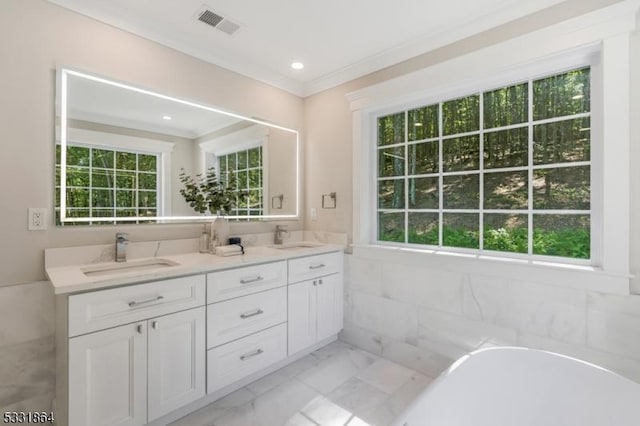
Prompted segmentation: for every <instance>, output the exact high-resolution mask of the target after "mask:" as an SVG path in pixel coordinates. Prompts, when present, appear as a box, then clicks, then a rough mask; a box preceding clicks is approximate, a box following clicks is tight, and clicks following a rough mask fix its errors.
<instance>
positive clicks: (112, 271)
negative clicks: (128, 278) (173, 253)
mask: <svg viewBox="0 0 640 426" xmlns="http://www.w3.org/2000/svg"><path fill="white" fill-rule="evenodd" d="M178 265H179V264H178V263H177V262H174V261H172V260H168V259H161V258H158V259H145V260H131V261H127V262H114V263H109V264H102V265H95V266H85V267H83V268H80V270H81V271H82V272H83V273H84V274H85V275H86V276H87V277H96V276H101V275H117V274H126V273H129V272H140V271H150V270H153V269H164V268H171V267H174V266H178Z"/></svg>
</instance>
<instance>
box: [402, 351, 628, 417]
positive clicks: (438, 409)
mask: <svg viewBox="0 0 640 426" xmlns="http://www.w3.org/2000/svg"><path fill="white" fill-rule="evenodd" d="M394 426H640V384H637V383H635V382H632V381H631V380H628V379H626V378H624V377H622V376H619V375H617V374H615V373H612V372H610V371H608V370H605V369H603V368H600V367H597V366H595V365H592V364H589V363H586V362H583V361H579V360H576V359H573V358H569V357H565V356H562V355H558V354H554V353H551V352H545V351H539V350H534V349H526V348H491V349H482V350H479V351H476V352H473V353H471V354H469V355H466V356H464V357H462V358H461V359H459V360H458V361H457V362H455V363H454V364H453V365H452V366H451V367H450V368H449V370H447V371H446V372H445V373H443V374H442V375H441V376H440V377H438V378H437V379H436V380H435V381H434V382H433V383H432V384H431V385H430V386H429V387H428V388H427V389H425V390H424V392H422V394H421V395H420V396H419V397H418V398H417V399H416V400H415V401H414V402H413V403H412V404H411V405H410V406H409V407H408V409H407V410H406V411H405V412H404V413H403V414H402V415H401V416H400V417H399V418H398V419H397V420H396V421H395V422H394Z"/></svg>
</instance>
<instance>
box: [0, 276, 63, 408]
mask: <svg viewBox="0 0 640 426" xmlns="http://www.w3.org/2000/svg"><path fill="white" fill-rule="evenodd" d="M54 310H55V303H54V296H53V289H52V288H51V285H50V284H49V282H48V281H39V282H33V283H28V284H20V285H13V286H4V287H0V413H1V412H5V411H50V410H51V409H52V401H53V398H54V387H55V342H54V332H55V326H54Z"/></svg>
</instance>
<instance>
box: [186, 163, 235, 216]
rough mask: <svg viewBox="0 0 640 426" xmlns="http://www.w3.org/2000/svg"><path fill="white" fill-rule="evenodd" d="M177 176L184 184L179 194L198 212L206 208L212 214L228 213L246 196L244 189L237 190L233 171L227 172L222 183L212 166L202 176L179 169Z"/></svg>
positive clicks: (202, 212)
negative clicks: (225, 179) (194, 175)
mask: <svg viewBox="0 0 640 426" xmlns="http://www.w3.org/2000/svg"><path fill="white" fill-rule="evenodd" d="M179 176H180V182H182V185H183V186H184V187H183V188H182V189H180V194H182V196H183V197H184V199H185V201H186V202H187V203H189V205H190V206H191V207H192V208H193V209H194V210H195V211H196V212H198V213H200V214H204V213H205V212H206V211H207V210H209V211H210V212H211V213H212V214H218V212H220V213H222V214H228V213H229V212H231V210H232V209H234V208H235V207H236V206H237V205H238V202H239V201H240V200H244V199H246V197H247V192H246V191H245V190H238V188H237V183H236V181H235V178H234V174H233V173H230V174H229V178H228V181H227V182H224V183H223V182H221V181H219V180H218V177H217V176H216V172H215V169H214V168H210V169H209V170H208V171H207V174H206V175H205V176H204V177H203V176H202V175H201V174H197V175H196V177H195V178H193V177H191V176H189V175H187V174H186V172H185V171H184V169H180V175H179Z"/></svg>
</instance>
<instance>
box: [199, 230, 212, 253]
mask: <svg viewBox="0 0 640 426" xmlns="http://www.w3.org/2000/svg"><path fill="white" fill-rule="evenodd" d="M209 240H210V236H209V232H208V231H207V225H206V224H205V225H204V228H203V229H202V235H200V253H209Z"/></svg>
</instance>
